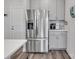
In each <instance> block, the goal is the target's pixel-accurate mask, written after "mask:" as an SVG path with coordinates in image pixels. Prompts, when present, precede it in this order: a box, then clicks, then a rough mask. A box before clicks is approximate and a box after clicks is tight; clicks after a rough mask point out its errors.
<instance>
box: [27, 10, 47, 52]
mask: <svg viewBox="0 0 79 59" xmlns="http://www.w3.org/2000/svg"><path fill="white" fill-rule="evenodd" d="M26 39H27V43H26V51H27V52H48V11H47V10H41V9H40V10H35V9H28V10H26Z"/></svg>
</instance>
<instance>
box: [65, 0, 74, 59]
mask: <svg viewBox="0 0 79 59" xmlns="http://www.w3.org/2000/svg"><path fill="white" fill-rule="evenodd" d="M74 5H75V1H74V0H65V20H66V21H67V22H68V25H67V26H66V29H67V30H68V39H67V52H68V53H69V55H70V56H71V58H72V59H75V58H74V57H75V19H74V18H72V17H71V16H70V8H71V6H74Z"/></svg>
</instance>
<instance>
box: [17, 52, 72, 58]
mask: <svg viewBox="0 0 79 59" xmlns="http://www.w3.org/2000/svg"><path fill="white" fill-rule="evenodd" d="M17 59H71V58H70V57H69V56H68V54H67V53H66V52H65V51H50V52H49V53H21V54H20V55H19V56H18V57H17Z"/></svg>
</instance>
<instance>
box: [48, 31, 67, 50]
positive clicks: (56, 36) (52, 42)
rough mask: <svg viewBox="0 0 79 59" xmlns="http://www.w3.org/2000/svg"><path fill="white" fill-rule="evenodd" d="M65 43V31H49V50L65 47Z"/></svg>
mask: <svg viewBox="0 0 79 59" xmlns="http://www.w3.org/2000/svg"><path fill="white" fill-rule="evenodd" d="M66 45H67V32H58V31H57V32H54V31H53V32H51V31H50V32H49V50H51V49H56V50H62V49H66Z"/></svg>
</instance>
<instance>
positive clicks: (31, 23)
mask: <svg viewBox="0 0 79 59" xmlns="http://www.w3.org/2000/svg"><path fill="white" fill-rule="evenodd" d="M26 38H28V39H29V38H36V11H35V10H31V9H29V10H27V12H26Z"/></svg>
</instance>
